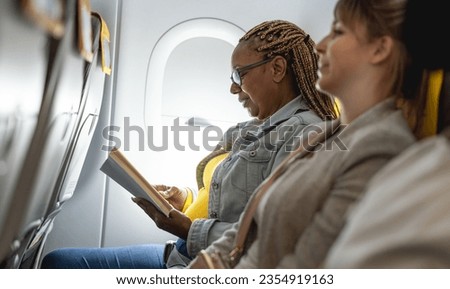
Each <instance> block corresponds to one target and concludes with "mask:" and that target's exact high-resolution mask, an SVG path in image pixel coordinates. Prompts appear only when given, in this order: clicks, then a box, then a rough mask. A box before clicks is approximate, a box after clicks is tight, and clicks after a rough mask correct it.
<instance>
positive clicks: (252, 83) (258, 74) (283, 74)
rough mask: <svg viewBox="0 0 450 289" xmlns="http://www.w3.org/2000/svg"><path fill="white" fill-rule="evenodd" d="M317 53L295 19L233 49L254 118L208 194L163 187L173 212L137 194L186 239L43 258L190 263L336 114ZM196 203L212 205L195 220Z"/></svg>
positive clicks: (228, 136) (54, 264)
mask: <svg viewBox="0 0 450 289" xmlns="http://www.w3.org/2000/svg"><path fill="white" fill-rule="evenodd" d="M317 59H318V58H317V54H316V52H315V44H314V42H313V40H312V39H311V38H310V37H309V35H308V34H307V33H305V31H303V30H302V29H300V28H299V27H298V26H296V25H294V24H293V23H290V22H287V21H281V20H275V21H266V22H263V23H261V24H260V25H258V26H256V27H254V28H253V29H251V30H250V31H249V32H248V33H246V34H245V35H244V36H243V37H242V38H241V39H240V41H239V43H238V45H237V46H236V48H235V50H234V52H233V55H232V59H231V64H232V73H231V81H232V84H231V87H230V92H231V93H232V94H234V95H237V96H238V100H239V102H241V103H242V105H243V106H244V107H245V108H247V109H248V111H249V113H250V115H251V116H253V117H254V119H252V120H250V121H249V122H246V123H241V124H238V125H237V126H236V127H233V128H231V129H230V130H229V131H227V133H225V136H224V140H223V141H222V145H221V148H220V149H223V150H225V151H226V152H227V153H228V155H227V156H226V158H225V159H224V160H223V161H221V162H220V164H218V165H217V166H216V168H215V169H214V173H213V175H212V178H211V180H210V186H209V188H208V189H209V196H208V198H197V199H196V200H194V202H193V203H192V205H190V206H189V203H190V200H192V199H193V198H192V195H191V194H190V193H189V192H187V191H186V190H180V189H178V188H175V187H167V186H160V187H159V189H160V190H162V191H166V192H165V193H164V194H163V195H165V196H166V197H167V199H168V200H169V202H171V203H172V204H173V205H174V207H175V208H177V209H178V210H174V211H172V212H171V214H170V217H169V218H167V217H166V216H164V215H163V214H161V213H160V212H159V211H158V210H156V209H155V208H154V207H153V205H152V204H151V203H150V202H148V201H146V200H144V199H138V198H135V199H133V201H134V202H136V203H137V204H138V205H139V206H140V207H141V208H142V209H143V210H144V211H145V212H146V213H147V214H148V215H149V216H150V217H151V218H152V219H153V220H154V221H155V223H156V224H157V226H158V227H159V228H161V229H163V230H165V231H167V232H170V233H172V234H174V235H176V236H178V237H179V239H178V241H177V242H176V244H174V243H173V242H171V243H168V244H166V245H165V246H164V245H163V244H145V245H139V246H126V247H120V248H66V249H59V250H56V251H53V252H51V253H49V254H48V255H47V256H46V257H45V258H44V260H43V262H42V268H122V269H123V268H165V267H185V266H186V265H187V264H188V263H189V262H190V261H191V259H192V258H191V256H195V255H196V254H197V253H198V252H199V251H200V250H202V249H205V248H206V247H207V246H208V245H210V244H211V243H212V242H213V241H215V240H216V239H218V238H219V237H220V236H222V234H223V232H224V231H225V230H227V229H228V228H230V227H231V225H232V224H233V223H234V222H236V221H237V220H238V218H239V215H240V214H241V212H242V211H243V210H244V207H245V205H246V204H247V201H248V200H249V198H250V197H251V195H252V193H253V192H254V191H255V189H256V187H258V186H259V184H261V182H262V181H263V180H264V179H265V178H266V177H267V176H269V175H270V173H271V172H272V171H273V169H274V168H275V167H276V166H277V165H278V164H279V163H281V161H282V160H283V159H284V158H285V157H286V156H287V155H288V154H289V153H290V152H291V151H292V150H293V149H294V147H295V143H296V140H297V139H298V137H299V136H300V134H301V132H302V130H303V129H304V128H305V127H306V126H308V125H310V124H313V123H317V122H319V121H321V120H326V119H334V118H335V117H336V112H335V107H334V102H333V99H332V98H331V97H329V96H328V95H326V94H324V93H322V92H319V91H318V90H317V89H316V88H315V83H316V80H317V77H318V76H317V68H318V67H317ZM222 156H223V155H222ZM205 183H207V182H205ZM202 200H203V201H202ZM201 202H203V203H201ZM206 202H207V203H206ZM192 206H195V207H196V208H202V207H207V215H204V216H202V217H201V218H192V219H191V218H189V216H188V215H186V213H188V210H189V208H192ZM186 208H187V209H186ZM205 211H206V210H205Z"/></svg>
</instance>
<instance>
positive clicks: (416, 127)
mask: <svg viewBox="0 0 450 289" xmlns="http://www.w3.org/2000/svg"><path fill="white" fill-rule="evenodd" d="M406 5H407V0H338V2H337V3H336V6H335V9H334V15H335V18H336V19H339V21H342V22H343V23H345V25H347V26H349V27H351V28H355V25H357V24H358V23H364V24H365V27H366V29H367V36H368V41H371V40H373V39H376V38H378V37H381V36H385V35H388V36H391V37H392V39H393V40H394V43H395V47H396V49H395V50H394V56H393V57H392V59H393V61H392V62H391V66H390V71H389V74H390V75H391V76H392V77H391V78H390V80H389V82H386V85H387V86H388V87H389V89H390V92H391V95H393V96H394V97H395V98H396V99H397V104H398V106H399V107H400V108H401V109H402V110H403V113H404V115H405V118H406V119H407V121H408V123H409V125H410V127H411V129H412V130H413V132H414V134H415V135H416V136H417V137H419V138H421V137H422V126H423V121H424V111H425V104H426V97H425V94H424V93H422V92H421V93H417V94H411V89H409V88H408V87H409V86H410V84H409V83H408V82H410V81H411V79H408V78H410V77H408V75H407V73H408V68H409V65H410V61H411V59H410V55H409V53H408V51H407V49H406V46H405V43H404V41H403V28H404V24H405V16H406ZM416 80H417V81H418V82H420V81H421V80H420V79H416ZM422 81H423V80H422ZM420 86H421V89H422V90H423V89H426V88H425V86H424V85H422V84H421V85H420Z"/></svg>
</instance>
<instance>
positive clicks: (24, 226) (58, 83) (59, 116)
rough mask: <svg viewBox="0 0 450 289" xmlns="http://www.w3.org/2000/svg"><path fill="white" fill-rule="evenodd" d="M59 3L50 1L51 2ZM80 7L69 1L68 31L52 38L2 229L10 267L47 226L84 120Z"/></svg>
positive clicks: (5, 257) (6, 264) (66, 9)
mask: <svg viewBox="0 0 450 289" xmlns="http://www.w3.org/2000/svg"><path fill="white" fill-rule="evenodd" d="M55 1H56V0H55ZM55 1H50V0H48V1H47V4H51V3H50V2H55ZM40 2H41V3H42V1H40ZM57 2H58V3H60V2H61V1H57ZM76 4H77V3H76V1H75V0H67V1H65V3H64V5H62V7H63V9H64V33H63V35H62V37H61V38H56V37H50V38H49V45H48V49H49V54H48V55H49V61H48V65H47V74H46V80H45V87H44V93H43V97H42V102H41V106H40V110H39V115H38V119H37V124H36V127H35V130H34V133H33V136H32V138H31V144H30V146H29V148H28V150H27V152H26V154H25V157H24V161H23V165H22V167H21V169H20V172H19V175H18V177H17V180H18V181H17V182H16V183H15V184H14V185H15V186H14V192H13V195H12V197H11V200H10V206H9V208H8V210H7V212H6V218H5V223H4V228H3V230H2V239H1V249H2V252H3V251H4V250H5V247H7V246H9V250H8V252H7V253H6V255H0V257H3V261H2V266H4V267H6V268H16V267H17V266H18V265H19V264H20V258H21V256H22V254H23V251H24V250H25V248H26V247H28V244H29V242H30V241H31V239H32V237H33V236H34V234H35V232H36V231H37V230H38V229H39V227H41V226H42V223H43V220H44V218H45V214H46V212H47V209H48V207H49V205H50V200H51V198H52V193H53V191H54V187H55V186H56V184H57V180H58V176H59V172H60V170H61V169H62V168H63V164H64V157H65V155H66V152H67V151H68V148H69V145H70V142H71V139H73V137H74V129H75V127H76V125H77V124H76V122H77V120H78V119H79V117H78V115H79V112H80V111H79V109H80V104H81V99H82V97H81V96H82V87H83V80H84V79H83V68H84V61H85V60H84V59H83V58H82V56H81V54H80V52H79V51H78V49H77V45H76V43H75V40H76V35H77V31H76V29H77V25H76V23H77V22H76V7H77V6H76Z"/></svg>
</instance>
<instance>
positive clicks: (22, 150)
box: [0, 0, 49, 260]
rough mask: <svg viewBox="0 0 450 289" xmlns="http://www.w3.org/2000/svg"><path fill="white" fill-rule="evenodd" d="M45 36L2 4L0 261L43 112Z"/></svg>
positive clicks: (14, 4) (9, 2) (15, 4)
mask: <svg viewBox="0 0 450 289" xmlns="http://www.w3.org/2000/svg"><path fill="white" fill-rule="evenodd" d="M47 45H48V31H46V30H44V29H41V28H40V27H39V26H38V25H37V24H36V23H34V22H33V21H31V19H29V18H28V17H27V16H26V14H25V12H24V10H23V9H22V7H20V6H19V1H13V0H6V1H1V2H0V101H1V104H2V105H1V106H0V233H1V238H0V260H2V257H4V255H5V254H6V253H7V252H8V251H9V242H10V241H11V234H8V235H5V230H6V227H7V225H6V222H7V218H8V212H9V211H10V205H11V204H12V201H13V197H14V193H15V187H16V184H17V183H18V180H19V175H20V172H21V170H22V168H23V166H24V163H25V156H26V154H27V151H28V149H29V147H30V144H31V139H32V138H33V134H34V132H35V129H36V125H37V122H38V115H39V111H40V109H41V104H42V99H43V94H44V87H45V82H46V73H47V64H48V61H49V59H48V47H47Z"/></svg>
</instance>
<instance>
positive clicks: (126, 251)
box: [41, 244, 165, 269]
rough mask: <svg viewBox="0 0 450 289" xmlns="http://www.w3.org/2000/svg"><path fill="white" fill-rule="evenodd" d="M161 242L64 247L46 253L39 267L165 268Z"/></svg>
mask: <svg viewBox="0 0 450 289" xmlns="http://www.w3.org/2000/svg"><path fill="white" fill-rule="evenodd" d="M163 253H164V245H162V244H149V245H133V246H125V247H112V248H63V249H57V250H55V251H52V252H50V253H49V254H47V255H46V256H45V257H44V259H43V260H42V265H41V268H42V269H165V265H164V260H163Z"/></svg>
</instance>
